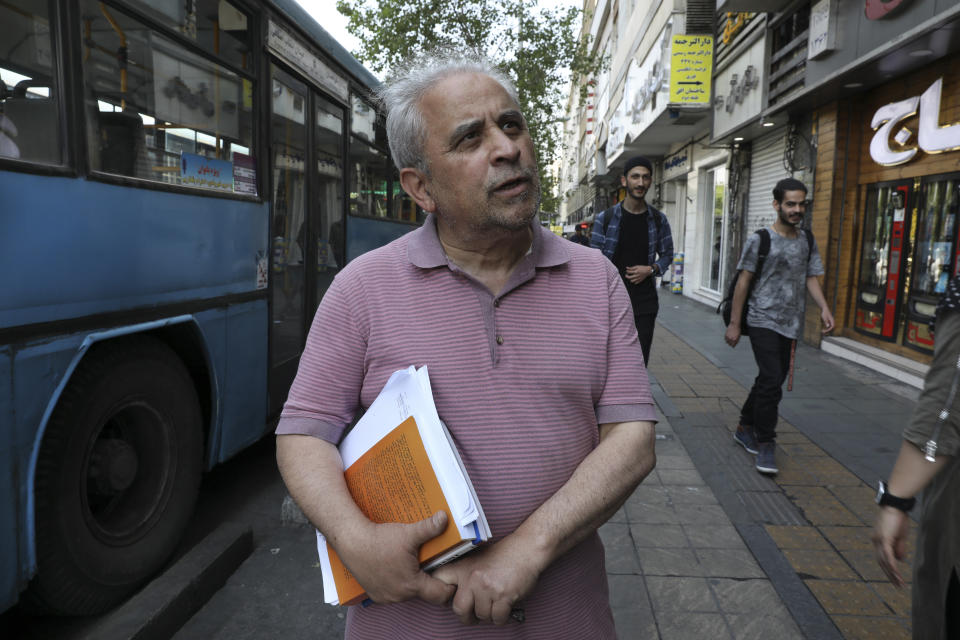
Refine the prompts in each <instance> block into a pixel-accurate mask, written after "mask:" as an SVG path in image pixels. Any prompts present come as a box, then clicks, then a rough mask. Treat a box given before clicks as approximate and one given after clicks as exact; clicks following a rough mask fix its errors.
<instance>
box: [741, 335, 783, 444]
mask: <svg viewBox="0 0 960 640" xmlns="http://www.w3.org/2000/svg"><path fill="white" fill-rule="evenodd" d="M792 342H793V341H792V340H791V339H790V338H786V337H784V336H782V335H780V334H779V333H777V332H776V331H771V330H770V329H760V328H754V327H750V347H751V348H752V349H753V357H754V359H756V361H757V367H758V368H759V370H760V371H759V372H758V373H757V377H756V379H755V380H754V381H753V387H751V388H750V395H748V396H747V401H746V402H744V403H743V408H742V409H740V424H742V425H743V426H745V427H753V429H754V431H755V432H756V434H757V441H758V442H773V440H774V438H776V437H777V413H778V407H779V406H780V398H782V397H783V381H784V380H786V379H787V373H788V370H789V368H790V344H791V343H792Z"/></svg>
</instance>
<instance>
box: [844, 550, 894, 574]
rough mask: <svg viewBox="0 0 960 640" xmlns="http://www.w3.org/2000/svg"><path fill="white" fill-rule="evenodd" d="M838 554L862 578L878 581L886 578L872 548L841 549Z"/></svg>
mask: <svg viewBox="0 0 960 640" xmlns="http://www.w3.org/2000/svg"><path fill="white" fill-rule="evenodd" d="M840 554H841V555H842V556H843V558H844V559H845V560H846V561H847V563H849V564H850V565H851V566H852V567H853V568H854V569H855V570H856V572H857V573H858V574H860V576H861V577H862V578H863V579H864V580H871V581H877V582H879V581H881V580H886V579H887V577H886V574H885V573H884V572H883V569H881V568H880V565H879V564H878V563H877V558H876V555H875V553H874V551H873V550H870V551H864V550H862V549H860V550H856V551H841V552H840Z"/></svg>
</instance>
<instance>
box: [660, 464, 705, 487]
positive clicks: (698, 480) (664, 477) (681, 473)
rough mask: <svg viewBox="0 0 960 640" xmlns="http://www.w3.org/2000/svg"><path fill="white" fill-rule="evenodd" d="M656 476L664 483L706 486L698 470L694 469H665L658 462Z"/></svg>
mask: <svg viewBox="0 0 960 640" xmlns="http://www.w3.org/2000/svg"><path fill="white" fill-rule="evenodd" d="M657 477H658V479H659V480H660V482H661V483H662V484H664V485H671V484H680V485H685V486H688V487H692V486H706V483H704V481H703V477H702V476H701V475H700V472H698V471H697V470H695V469H665V468H660V466H659V464H658V465H657Z"/></svg>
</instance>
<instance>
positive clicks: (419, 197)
mask: <svg viewBox="0 0 960 640" xmlns="http://www.w3.org/2000/svg"><path fill="white" fill-rule="evenodd" d="M400 186H401V187H403V190H404V191H406V192H407V195H409V196H410V197H411V198H413V200H414V202H416V203H417V205H418V206H419V207H420V208H421V209H423V210H424V211H426V212H427V213H436V209H437V203H436V201H435V200H434V199H433V196H431V195H430V192H429V191H428V190H427V176H426V174H425V173H424V172H423V171H421V170H420V169H413V168H411V167H406V168H404V169H400Z"/></svg>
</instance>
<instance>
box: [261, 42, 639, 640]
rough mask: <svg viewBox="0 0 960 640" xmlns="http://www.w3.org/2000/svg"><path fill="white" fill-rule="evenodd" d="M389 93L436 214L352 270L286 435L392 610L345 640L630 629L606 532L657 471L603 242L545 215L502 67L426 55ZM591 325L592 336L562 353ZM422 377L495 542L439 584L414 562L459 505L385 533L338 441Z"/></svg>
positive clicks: (363, 572) (325, 311)
mask: <svg viewBox="0 0 960 640" xmlns="http://www.w3.org/2000/svg"><path fill="white" fill-rule="evenodd" d="M382 97H383V100H384V102H385V105H386V107H387V109H388V116H387V131H388V135H389V139H390V149H391V153H392V155H393V159H394V163H395V164H396V166H397V167H399V168H400V171H399V175H400V181H401V184H402V185H403V188H404V190H405V191H406V192H407V193H408V194H410V196H411V197H412V198H413V199H414V200H415V201H416V202H417V204H418V205H419V206H420V207H422V208H423V209H424V210H425V211H426V212H428V213H429V214H430V215H429V216H428V218H427V220H426V221H425V222H424V225H423V226H422V227H421V228H419V229H417V230H415V231H413V232H411V233H409V234H407V235H405V236H403V237H402V238H400V239H398V240H396V241H394V242H392V243H391V244H389V245H387V246H386V247H382V248H380V249H377V250H375V251H371V252H369V253H367V254H365V255H363V256H361V257H359V258H357V259H356V260H354V261H353V262H352V263H351V264H349V265H347V267H346V268H345V269H344V270H343V271H341V272H340V274H338V276H337V277H336V279H335V281H334V283H333V284H332V285H331V287H330V289H329V291H328V292H327V294H326V295H325V296H324V298H323V301H322V302H321V304H320V307H319V309H318V311H317V315H316V317H315V319H314V322H313V327H312V329H311V332H310V336H309V337H308V339H307V345H306V347H305V350H304V353H303V356H302V358H301V361H300V369H299V372H298V374H297V378H296V380H295V381H294V383H293V386H292V387H291V389H290V394H289V397H288V399H287V403H286V405H285V407H284V410H283V414H282V417H281V420H280V423H279V425H278V426H277V434H278V438H277V458H278V463H279V465H280V469H281V472H282V473H283V477H284V480H285V482H286V483H287V487H288V488H289V490H290V493H291V495H292V496H293V498H294V499H295V500H296V501H297V503H298V504H299V505H300V506H301V508H302V509H303V511H304V513H305V514H306V515H307V517H309V518H310V520H311V522H313V523H314V524H315V525H316V526H317V527H318V528H319V529H320V531H322V532H323V534H324V535H325V536H326V538H327V540H328V542H329V543H330V544H331V545H333V547H334V549H336V551H337V553H338V555H339V556H340V558H341V559H342V560H343V561H344V563H345V564H346V566H347V567H348V568H349V569H350V571H351V572H352V573H353V575H354V576H355V577H356V578H357V580H358V581H359V582H360V584H361V585H362V586H363V587H364V588H365V589H366V591H367V593H368V595H369V596H370V597H371V599H372V600H373V601H374V604H373V605H372V606H369V607H365V608H361V607H351V608H350V611H349V612H348V614H347V637H349V638H386V637H389V638H512V637H521V636H522V637H524V638H550V639H551V640H552V639H555V638H612V637H614V635H615V630H614V624H613V616H612V614H611V611H610V607H609V603H608V591H607V582H606V575H605V571H604V554H603V546H602V544H601V543H600V539H599V536H598V535H597V532H596V530H597V528H598V527H599V526H600V525H601V524H603V523H604V522H605V521H606V520H607V519H608V518H609V517H610V516H611V515H612V514H613V513H614V512H615V511H616V510H617V509H618V508H619V507H620V506H621V505H622V504H623V502H624V501H625V500H626V498H627V496H629V495H630V493H631V492H632V491H633V490H634V488H635V487H636V486H637V485H638V484H639V483H640V482H641V481H642V480H643V478H644V477H645V476H646V475H647V474H648V473H649V472H650V470H651V469H652V468H653V466H654V463H655V456H654V428H653V425H654V421H655V413H654V407H653V402H652V398H651V396H650V388H649V384H648V382H647V375H646V370H645V369H644V367H643V364H642V359H641V357H640V346H639V343H638V342H637V337H636V329H635V328H634V325H633V322H632V319H633V318H632V313H631V308H630V301H629V298H628V296H627V293H626V291H625V289H624V286H623V283H622V282H621V280H620V277H619V275H618V273H617V271H616V268H615V267H614V266H613V265H612V264H611V263H610V262H609V261H608V260H607V259H606V258H604V257H603V255H601V254H600V252H598V251H592V250H590V249H589V248H587V247H583V246H579V245H576V244H574V243H572V242H567V241H566V240H564V239H562V238H559V237H558V236H556V235H554V234H552V233H549V232H548V231H546V230H545V229H543V228H542V227H541V226H540V225H539V224H538V223H537V215H538V206H539V196H540V186H539V179H538V175H537V164H536V158H535V156H534V149H533V143H532V141H531V139H530V135H529V132H528V130H527V125H526V121H525V120H524V118H523V115H522V114H521V112H520V107H519V103H518V100H517V96H516V91H515V89H514V88H513V86H512V84H511V83H510V81H509V80H508V79H507V78H506V77H505V76H504V75H503V73H502V72H500V71H499V70H497V68H496V67H494V66H493V65H492V64H490V63H489V62H488V61H486V60H484V59H482V58H479V57H477V56H474V55H472V54H464V53H459V52H454V51H445V52H441V53H438V54H432V55H426V56H422V57H420V58H418V59H415V60H413V61H411V62H410V63H409V64H408V66H407V67H406V68H405V69H404V70H402V71H401V72H400V73H398V74H397V75H396V77H395V79H394V80H393V81H392V82H391V83H390V84H389V85H388V86H387V87H386V88H385V89H384V91H383V96H382ZM598 282H602V283H603V286H599V287H598V286H596V285H597V283H598ZM573 333H576V334H577V335H581V336H583V337H584V340H582V341H578V344H576V345H574V346H573V347H569V346H565V348H563V349H558V348H557V346H558V345H557V343H556V340H557V337H558V336H569V335H571V334H573ZM331 336H333V337H332V339H331ZM596 345H603V346H601V348H599V349H598V348H597V347H596ZM409 365H417V366H420V365H427V366H428V368H429V371H430V379H431V383H432V385H433V394H434V400H435V402H436V405H437V410H438V412H439V414H440V417H441V419H443V420H444V422H445V423H446V425H447V426H448V428H449V430H450V432H451V434H452V437H453V440H454V442H455V443H456V446H457V448H458V450H459V451H460V454H461V456H462V458H463V462H464V465H465V466H466V468H467V471H468V473H469V475H470V478H471V480H472V481H473V484H474V487H475V489H476V492H477V495H478V497H479V499H480V503H481V504H482V505H483V508H484V511H485V513H486V515H487V519H488V522H489V524H490V528H491V530H492V532H493V537H492V539H491V542H490V543H488V544H487V545H486V546H485V547H483V548H481V549H479V550H477V551H474V552H473V553H470V554H467V555H466V556H463V557H461V558H460V559H458V560H456V561H454V562H452V563H450V564H447V565H445V566H443V567H440V568H439V569H437V570H435V571H434V572H433V574H432V575H428V574H426V573H424V572H423V571H421V570H420V569H419V566H418V562H417V556H416V554H417V549H418V548H419V546H420V545H421V544H422V543H423V542H424V541H426V540H429V539H430V538H432V537H434V536H436V535H438V534H439V533H440V532H441V531H442V529H443V527H444V524H445V523H444V518H443V516H442V514H440V515H439V516H438V517H434V518H429V519H427V520H423V521H421V522H419V523H415V524H409V525H406V524H374V523H372V522H370V521H369V520H367V519H366V518H365V517H364V516H363V515H362V514H361V513H360V511H359V510H358V509H357V507H356V505H355V504H354V503H353V501H352V499H351V497H350V494H349V492H348V491H347V488H346V484H345V482H344V479H343V472H342V468H341V461H340V457H339V454H338V452H337V448H336V445H337V443H338V442H339V441H340V439H341V438H342V436H343V434H344V432H345V430H346V427H347V425H348V424H349V423H350V421H351V420H352V419H353V417H354V415H355V414H356V413H357V412H358V411H359V410H361V409H362V408H364V407H367V406H369V405H370V403H371V402H372V401H373V399H374V398H375V397H376V396H377V394H378V393H379V391H380V389H381V388H382V386H383V384H384V383H385V382H386V380H387V378H388V377H389V376H390V374H392V373H393V372H394V371H396V370H398V369H401V368H404V367H407V366H409ZM519 608H522V609H523V610H524V612H525V618H526V619H525V621H523V622H519V621H517V620H516V619H515V617H512V616H511V611H513V610H515V609H519Z"/></svg>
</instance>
